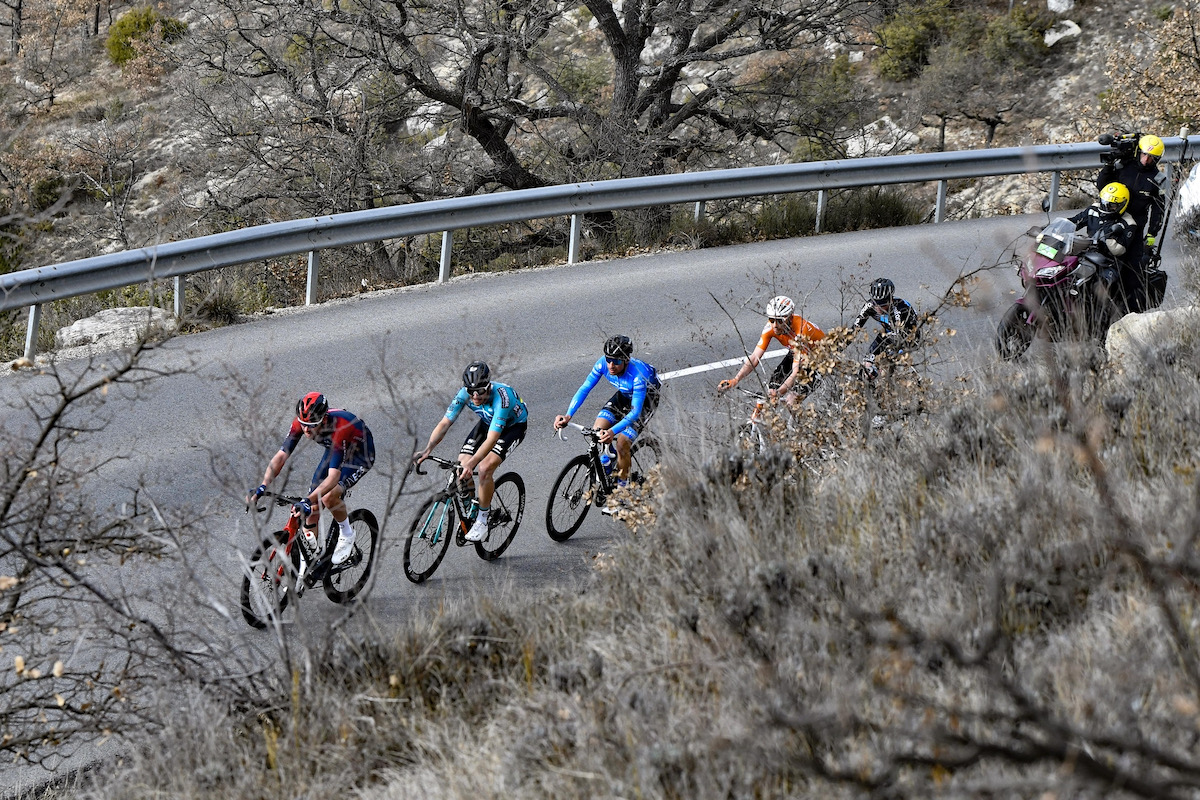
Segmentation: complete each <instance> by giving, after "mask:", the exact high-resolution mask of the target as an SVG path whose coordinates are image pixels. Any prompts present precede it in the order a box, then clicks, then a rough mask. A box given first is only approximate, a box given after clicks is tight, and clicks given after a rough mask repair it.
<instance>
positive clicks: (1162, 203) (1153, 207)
mask: <svg viewBox="0 0 1200 800" xmlns="http://www.w3.org/2000/svg"><path fill="white" fill-rule="evenodd" d="M1165 178H1166V176H1165V175H1163V174H1162V173H1161V172H1160V173H1158V174H1157V175H1155V176H1154V177H1153V179H1152V180H1153V183H1154V185H1155V186H1157V187H1158V192H1157V193H1155V194H1153V195H1151V196H1150V218H1149V219H1148V220H1147V221H1146V230H1145V231H1139V233H1140V234H1144V235H1145V236H1148V237H1156V236H1158V233H1159V228H1161V227H1162V221H1163V216H1164V215H1165V213H1166V208H1167V200H1166V197H1165V196H1164V194H1163V190H1162V183H1163V182H1164V181H1165Z"/></svg>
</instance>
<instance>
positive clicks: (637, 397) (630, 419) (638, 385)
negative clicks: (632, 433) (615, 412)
mask: <svg viewBox="0 0 1200 800" xmlns="http://www.w3.org/2000/svg"><path fill="white" fill-rule="evenodd" d="M645 405H646V382H645V381H644V380H642V379H641V378H638V379H637V380H635V381H634V382H633V394H631V395H630V396H629V413H628V414H626V415H625V416H624V417H621V419H620V421H619V422H617V424H616V425H613V426H612V435H613V436H616V435H617V434H618V433H620V432H621V431H623V430H625V429H626V428H628V427H629V426H630V425H632V424H633V423H635V422H637V420H638V417H640V416H641V415H642V408H643V407H644V406H645Z"/></svg>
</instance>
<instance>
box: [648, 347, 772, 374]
mask: <svg viewBox="0 0 1200 800" xmlns="http://www.w3.org/2000/svg"><path fill="white" fill-rule="evenodd" d="M787 352H788V351H787V350H768V351H767V352H765V353H763V356H762V357H763V358H779V357H780V356H784V355H787ZM745 360H746V359H745V358H727V359H725V360H724V361H714V362H712V363H711V364H700V365H699V366H695V367H685V368H684V369H677V370H675V371H674V372H662V373H659V376H658V379H659V380H660V381H669V380H670V379H671V378H682V377H684V376H686V375H695V374H697V373H699V372H711V371H712V370H714V369H724V368H725V367H736V366H737V365H738V364H741V363H742V362H743V361H745Z"/></svg>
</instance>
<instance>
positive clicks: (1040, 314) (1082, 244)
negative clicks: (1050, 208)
mask: <svg viewBox="0 0 1200 800" xmlns="http://www.w3.org/2000/svg"><path fill="white" fill-rule="evenodd" d="M1035 231H1037V229H1036V228H1033V229H1030V231H1029V234H1030V235H1033V234H1034V232H1035ZM1103 239H1104V234H1103V233H1099V234H1097V235H1096V236H1095V237H1089V236H1088V235H1087V233H1086V232H1085V231H1077V230H1076V229H1075V224H1074V223H1073V222H1071V221H1070V220H1069V219H1056V220H1054V221H1053V222H1051V223H1050V224H1049V225H1047V226H1046V227H1045V228H1042V230H1041V231H1040V232H1038V233H1037V234H1036V236H1035V237H1034V241H1033V246H1032V247H1031V248H1030V251H1029V252H1028V253H1027V254H1026V255H1025V257H1024V258H1023V259H1021V261H1020V262H1019V263H1018V264H1017V275H1018V276H1019V277H1020V278H1021V286H1022V287H1023V288H1024V290H1025V293H1024V294H1023V295H1022V296H1021V297H1020V298H1019V299H1018V300H1017V301H1016V302H1015V303H1013V305H1012V307H1011V308H1009V309H1008V311H1006V312H1005V313H1004V317H1003V318H1002V319H1001V320H1000V325H999V327H998V328H997V330H996V350H997V351H998V352H999V354H1000V357H1001V358H1003V359H1005V360H1012V359H1016V358H1020V357H1021V356H1022V355H1024V353H1025V351H1026V350H1028V349H1029V345H1030V344H1032V343H1033V339H1034V337H1035V336H1036V335H1037V334H1038V333H1039V332H1043V333H1044V335H1046V336H1048V337H1049V338H1050V340H1051V341H1062V340H1065V339H1080V338H1092V339H1102V338H1103V337H1104V335H1105V334H1106V333H1107V332H1108V326H1109V325H1111V324H1112V323H1113V322H1114V321H1116V320H1117V318H1119V317H1120V316H1121V311H1120V310H1119V307H1118V304H1117V303H1116V302H1115V300H1114V298H1113V297H1112V296H1111V295H1110V292H1109V287H1117V286H1119V285H1120V280H1119V276H1120V272H1119V266H1118V264H1117V261H1116V259H1115V258H1113V257H1112V256H1111V255H1109V254H1108V253H1107V252H1106V251H1105V250H1104V249H1102V246H1101V245H1100V242H1102V241H1103Z"/></svg>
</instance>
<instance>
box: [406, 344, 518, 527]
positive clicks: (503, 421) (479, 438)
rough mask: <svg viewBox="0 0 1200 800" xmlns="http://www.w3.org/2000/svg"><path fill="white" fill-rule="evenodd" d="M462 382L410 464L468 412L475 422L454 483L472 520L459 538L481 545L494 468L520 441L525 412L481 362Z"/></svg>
mask: <svg viewBox="0 0 1200 800" xmlns="http://www.w3.org/2000/svg"><path fill="white" fill-rule="evenodd" d="M462 382H463V385H462V388H461V389H459V390H458V393H457V394H455V395H454V399H453V400H451V401H450V405H449V407H448V408H447V409H446V414H445V416H443V417H442V418H441V419H440V420H439V421H438V424H437V425H435V426H434V428H433V432H432V433H430V434H429V443H428V444H426V445H425V449H424V450H422V451H421V452H420V453H417V454H416V455H415V456H413V461H414V462H415V463H416V464H420V463H421V462H422V461H424V460H425V459H427V458H429V455H430V454H431V453H432V452H433V449H434V448H435V447H437V445H438V443H439V442H441V441H442V439H443V438H445V436H446V433H447V432H448V431H449V430H450V426H451V425H453V424H454V421H455V420H456V419H458V415H459V414H460V413H461V412H462V410H463V409H464V408H469V409H470V410H471V411H473V412H474V413H475V415H476V416H478V417H479V422H477V423H476V424H475V427H474V428H473V429H472V430H471V433H470V434H468V435H467V438H466V440H465V441H464V442H463V445H462V449H461V450H459V452H458V463H459V464H460V465H461V467H462V469H461V472H460V473H459V481H460V482H461V484H462V494H463V499H464V501H465V500H466V499H467V496H468V495H473V499H472V500H471V501H470V502H469V503H466V505H467V506H468V508H469V509H470V510H469V511H468V513H469V514H471V515H473V516H474V522H473V523H472V524H471V529H470V530H469V531H468V532H467V534H466V537H465V538H466V541H468V542H481V541H483V540H484V539H485V538H486V537H487V533H488V515H489V514H490V513H491V504H492V493H493V492H494V491H495V479H494V476H495V472H496V468H497V467H499V466H500V464H502V463H503V462H504V459H505V458H507V457H508V455H509V454H510V453H511V452H512V451H513V450H514V449H515V448H516V447H517V445H519V444H520V443H521V442H522V441H523V440H524V439H525V430H526V427H527V425H528V420H529V409H528V408H527V407H526V406H525V403H524V402H523V401H522V400H521V397H520V395H518V394H517V391H516V390H515V389H513V388H512V387H511V386H509V385H507V384H504V383H500V382H499V381H493V380H492V371H491V368H490V367H489V366H488V365H487V363H486V362H483V361H472V362H471V363H470V364H468V365H467V368H466V369H465V370H463V374H462ZM476 470H478V491H477V492H476V491H475V487H473V486H472V474H473V473H474V472H475V471H476Z"/></svg>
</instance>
